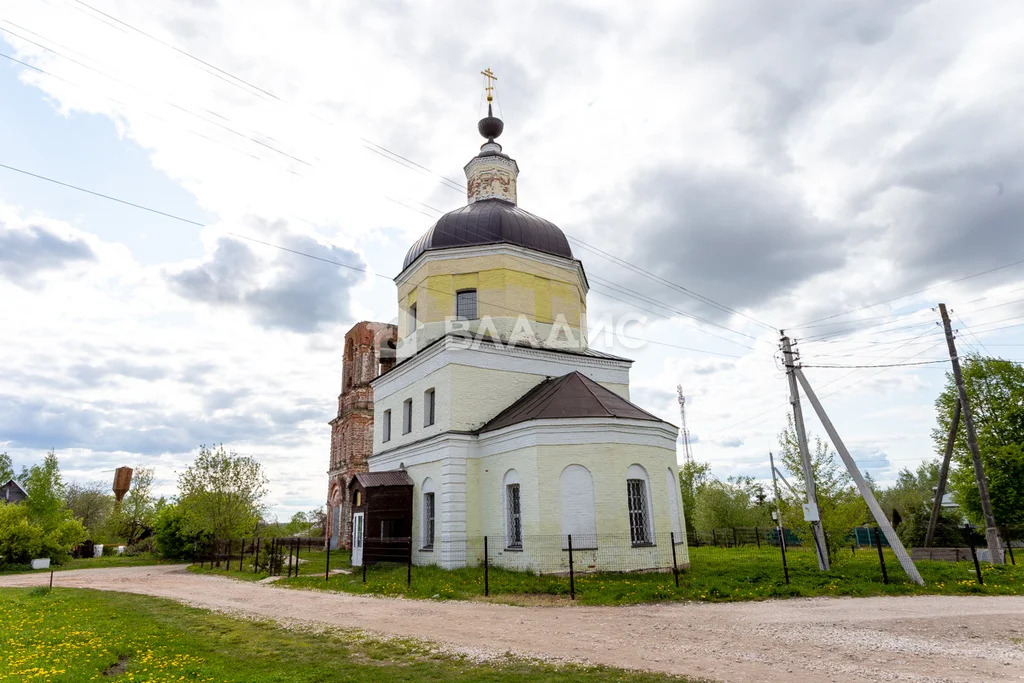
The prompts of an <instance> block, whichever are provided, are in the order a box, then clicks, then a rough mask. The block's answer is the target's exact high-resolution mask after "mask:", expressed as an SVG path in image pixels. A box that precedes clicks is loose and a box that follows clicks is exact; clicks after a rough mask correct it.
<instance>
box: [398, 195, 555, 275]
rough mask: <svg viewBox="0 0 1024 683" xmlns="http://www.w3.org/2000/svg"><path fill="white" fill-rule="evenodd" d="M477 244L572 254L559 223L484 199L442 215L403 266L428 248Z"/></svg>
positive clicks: (413, 247)
mask: <svg viewBox="0 0 1024 683" xmlns="http://www.w3.org/2000/svg"><path fill="white" fill-rule="evenodd" d="M475 244H514V245H516V246H520V247H526V248H527V249H533V250H534V251H542V252H544V253H545V254H553V255H554V256H561V257H562V258H569V259H571V258H572V250H571V249H570V248H569V241H568V240H567V239H566V238H565V234H563V233H562V231H561V230H560V229H559V228H558V226H557V225H555V224H554V223H552V222H551V221H547V220H544V219H543V218H540V217H539V216H534V215H533V214H532V213H530V212H529V211H523V210H522V209H520V208H519V207H518V206H516V205H515V204H511V203H509V202H506V201H504V200H502V199H484V200H481V201H477V202H473V203H472V204H469V205H468V206H463V207H462V208H461V209H455V210H454V211H449V212H448V213H446V214H445V215H443V216H441V218H439V219H438V221H437V223H434V226H433V227H432V228H430V230H427V232H426V233H425V234H424V235H423V237H421V238H419V239H418V240H417V241H416V244H414V245H412V248H411V249H409V253H407V254H406V255H405V263H404V264H403V265H402V270H405V269H406V268H408V267H409V266H410V265H412V262H413V261H415V260H416V259H417V258H418V257H419V255H420V254H422V253H423V252H425V251H432V250H434V249H453V248H455V247H466V246H470V245H475Z"/></svg>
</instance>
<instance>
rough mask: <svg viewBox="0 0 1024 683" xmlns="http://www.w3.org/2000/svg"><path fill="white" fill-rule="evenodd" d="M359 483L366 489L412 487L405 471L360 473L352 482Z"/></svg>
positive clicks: (350, 484)
mask: <svg viewBox="0 0 1024 683" xmlns="http://www.w3.org/2000/svg"><path fill="white" fill-rule="evenodd" d="M354 481H358V482H359V484H360V486H362V487H363V488H364V489H372V488H375V487H378V486H412V479H411V478H410V477H409V474H408V472H406V471H405V470H386V471H384V472H359V473H357V474H356V476H355V477H353V478H352V481H350V482H349V483H348V485H349V486H352V482H354Z"/></svg>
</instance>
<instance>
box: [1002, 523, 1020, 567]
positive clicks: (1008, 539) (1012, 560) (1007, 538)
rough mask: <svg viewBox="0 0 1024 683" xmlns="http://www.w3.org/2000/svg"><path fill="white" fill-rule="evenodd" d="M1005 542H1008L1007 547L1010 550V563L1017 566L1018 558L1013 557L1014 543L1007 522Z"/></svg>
mask: <svg viewBox="0 0 1024 683" xmlns="http://www.w3.org/2000/svg"><path fill="white" fill-rule="evenodd" d="M1003 543H1005V544H1006V549H1007V550H1009V551H1010V564H1012V565H1013V566H1015V567H1016V566H1017V560H1015V559H1013V543H1011V542H1010V533H1009V531H1008V530H1007V528H1006V525H1005V524H1004V525H1003Z"/></svg>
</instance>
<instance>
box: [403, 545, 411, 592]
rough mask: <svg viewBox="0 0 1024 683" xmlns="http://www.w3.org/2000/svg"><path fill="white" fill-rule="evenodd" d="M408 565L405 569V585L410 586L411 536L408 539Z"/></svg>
mask: <svg viewBox="0 0 1024 683" xmlns="http://www.w3.org/2000/svg"><path fill="white" fill-rule="evenodd" d="M408 559H409V565H408V567H407V568H406V576H405V585H406V586H412V536H410V537H409V558H408Z"/></svg>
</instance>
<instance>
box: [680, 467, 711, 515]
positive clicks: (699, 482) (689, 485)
mask: <svg viewBox="0 0 1024 683" xmlns="http://www.w3.org/2000/svg"><path fill="white" fill-rule="evenodd" d="M710 478H711V463H709V462H696V461H691V462H686V463H683V466H682V467H680V468H679V491H680V493H681V494H682V498H683V517H684V518H685V520H686V531H687V533H692V532H693V531H694V524H693V516H694V514H695V512H696V510H697V503H696V496H697V491H698V490H700V488H701V487H703V486H704V485H705V484H707V483H708V481H709V480H710Z"/></svg>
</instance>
